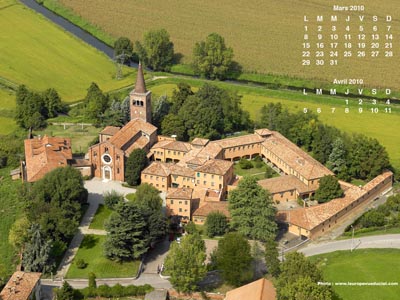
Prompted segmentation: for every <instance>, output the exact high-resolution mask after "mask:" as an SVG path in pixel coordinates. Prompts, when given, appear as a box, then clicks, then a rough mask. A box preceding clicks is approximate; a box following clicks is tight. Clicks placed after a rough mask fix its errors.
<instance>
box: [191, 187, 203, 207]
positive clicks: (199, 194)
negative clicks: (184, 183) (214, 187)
mask: <svg viewBox="0 0 400 300" xmlns="http://www.w3.org/2000/svg"><path fill="white" fill-rule="evenodd" d="M206 197H207V189H206V188H198V187H196V188H195V189H194V190H193V193H192V199H199V202H200V203H204V201H205V199H206Z"/></svg>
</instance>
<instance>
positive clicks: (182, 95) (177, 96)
mask: <svg viewBox="0 0 400 300" xmlns="http://www.w3.org/2000/svg"><path fill="white" fill-rule="evenodd" d="M177 87H178V89H174V90H173V92H172V97H171V103H172V107H171V113H172V114H177V113H178V112H179V110H180V109H181V107H182V105H183V103H185V101H186V99H187V98H188V97H189V96H191V95H194V93H193V91H192V89H191V88H190V85H188V84H187V83H184V82H179V83H178V85H177Z"/></svg>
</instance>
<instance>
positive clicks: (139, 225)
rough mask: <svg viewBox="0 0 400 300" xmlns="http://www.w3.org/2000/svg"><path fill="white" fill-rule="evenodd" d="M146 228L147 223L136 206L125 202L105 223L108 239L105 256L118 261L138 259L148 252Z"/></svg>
mask: <svg viewBox="0 0 400 300" xmlns="http://www.w3.org/2000/svg"><path fill="white" fill-rule="evenodd" d="M145 227H146V222H145V221H144V219H143V216H142V214H141V212H140V209H139V207H138V206H137V205H136V204H134V203H132V202H124V203H122V204H121V205H119V206H117V209H116V211H115V212H114V213H113V214H112V215H111V216H110V219H109V220H108V221H107V222H106V223H105V228H106V231H107V238H106V241H105V243H104V254H105V255H106V256H107V257H108V258H109V259H112V260H116V261H129V260H133V259H138V258H139V257H140V256H141V255H142V254H144V253H145V252H146V251H147V244H148V241H147V240H146V237H145V234H144V231H145Z"/></svg>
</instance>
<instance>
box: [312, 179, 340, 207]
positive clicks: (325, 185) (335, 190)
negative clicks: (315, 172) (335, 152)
mask: <svg viewBox="0 0 400 300" xmlns="http://www.w3.org/2000/svg"><path fill="white" fill-rule="evenodd" d="M343 195H344V192H343V190H342V188H341V187H340V184H339V181H338V180H337V178H336V177H335V176H332V175H326V176H324V177H322V178H321V179H320V180H319V187H318V189H317V190H316V191H315V196H314V197H315V199H317V201H318V202H319V203H324V202H328V201H331V200H332V199H335V198H340V197H343Z"/></svg>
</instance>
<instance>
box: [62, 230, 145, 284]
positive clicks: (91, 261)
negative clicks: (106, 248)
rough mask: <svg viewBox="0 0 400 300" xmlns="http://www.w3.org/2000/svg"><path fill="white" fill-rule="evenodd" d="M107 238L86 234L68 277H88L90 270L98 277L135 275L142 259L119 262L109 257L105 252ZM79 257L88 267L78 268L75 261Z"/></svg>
mask: <svg viewBox="0 0 400 300" xmlns="http://www.w3.org/2000/svg"><path fill="white" fill-rule="evenodd" d="M105 239H106V237H105V236H99V235H86V236H85V238H84V239H83V242H82V244H81V246H80V248H79V250H78V252H77V254H76V256H75V258H74V260H73V262H72V264H71V267H70V269H69V271H68V274H67V276H66V278H88V274H89V273H90V272H93V273H95V274H96V277H97V278H124V277H135V276H136V274H137V272H138V269H139V266H140V261H133V262H124V263H119V262H114V261H111V260H109V259H107V258H106V257H105V256H104V254H103V244H104V242H105ZM78 259H83V260H84V261H85V262H86V263H87V266H86V268H84V269H78V268H77V266H76V264H75V262H76V261H77V260H78Z"/></svg>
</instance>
